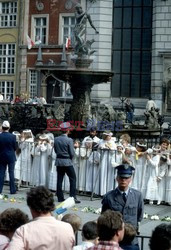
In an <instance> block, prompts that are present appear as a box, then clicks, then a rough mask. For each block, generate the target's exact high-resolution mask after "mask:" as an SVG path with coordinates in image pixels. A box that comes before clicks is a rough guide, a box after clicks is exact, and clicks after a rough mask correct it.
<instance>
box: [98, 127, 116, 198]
mask: <svg viewBox="0 0 171 250" xmlns="http://www.w3.org/2000/svg"><path fill="white" fill-rule="evenodd" d="M112 135H113V134H112V133H111V132H110V131H105V132H103V139H102V140H101V141H100V143H99V149H100V151H99V152H100V154H101V160H100V170H99V171H100V175H99V178H100V195H104V194H106V193H107V192H108V191H110V190H112V189H113V187H114V168H113V167H112V165H111V158H112V156H113V154H114V153H115V151H116V144H115V138H112Z"/></svg>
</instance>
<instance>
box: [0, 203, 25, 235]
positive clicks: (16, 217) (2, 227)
mask: <svg viewBox="0 0 171 250" xmlns="http://www.w3.org/2000/svg"><path fill="white" fill-rule="evenodd" d="M27 222H29V218H28V215H27V214H25V213H24V212H22V211H21V210H20V209H15V208H8V209H6V210H4V211H3V212H2V213H1V214H0V234H2V235H5V236H6V237H8V238H9V239H11V238H12V236H13V234H14V232H15V230H16V229H17V228H18V227H20V226H22V225H24V224H26V223H27Z"/></svg>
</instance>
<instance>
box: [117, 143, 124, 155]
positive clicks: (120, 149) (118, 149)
mask: <svg viewBox="0 0 171 250" xmlns="http://www.w3.org/2000/svg"><path fill="white" fill-rule="evenodd" d="M116 150H117V152H118V153H121V152H122V151H123V150H124V147H123V145H122V144H121V143H118V144H117V145H116Z"/></svg>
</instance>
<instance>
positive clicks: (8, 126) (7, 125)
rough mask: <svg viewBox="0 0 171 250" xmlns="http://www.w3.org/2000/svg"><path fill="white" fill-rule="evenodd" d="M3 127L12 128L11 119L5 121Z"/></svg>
mask: <svg viewBox="0 0 171 250" xmlns="http://www.w3.org/2000/svg"><path fill="white" fill-rule="evenodd" d="M2 127H4V128H10V124H9V121H3V123H2Z"/></svg>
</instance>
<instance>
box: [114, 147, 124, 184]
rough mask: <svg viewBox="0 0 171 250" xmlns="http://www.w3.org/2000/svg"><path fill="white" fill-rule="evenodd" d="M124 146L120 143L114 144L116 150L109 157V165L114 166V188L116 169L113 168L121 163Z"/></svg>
mask: <svg viewBox="0 0 171 250" xmlns="http://www.w3.org/2000/svg"><path fill="white" fill-rule="evenodd" d="M123 150H124V147H123V145H122V144H121V143H119V144H117V145H116V151H115V153H114V154H113V155H112V157H111V166H112V167H114V188H116V187H117V182H116V181H115V180H116V176H117V171H116V170H115V167H117V166H119V165H121V164H122V163H123V158H124V151H123Z"/></svg>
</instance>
